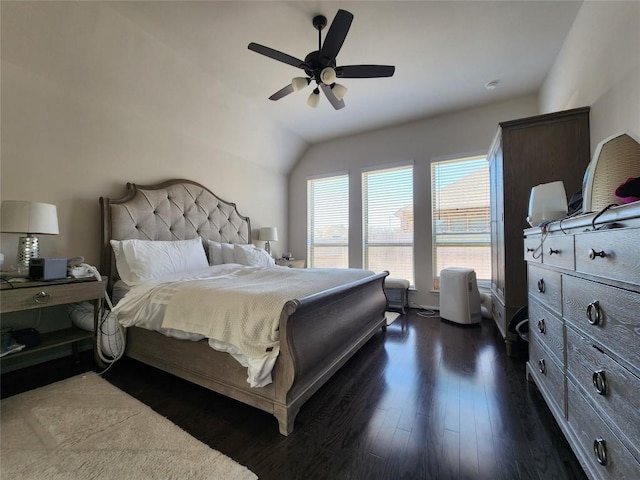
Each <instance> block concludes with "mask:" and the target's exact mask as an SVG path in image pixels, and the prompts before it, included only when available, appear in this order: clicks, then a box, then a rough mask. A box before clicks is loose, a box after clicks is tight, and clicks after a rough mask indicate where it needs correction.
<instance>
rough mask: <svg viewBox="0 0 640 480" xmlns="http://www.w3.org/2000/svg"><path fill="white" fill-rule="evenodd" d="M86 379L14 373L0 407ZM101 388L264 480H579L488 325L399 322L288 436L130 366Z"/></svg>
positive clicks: (201, 392) (62, 368)
mask: <svg viewBox="0 0 640 480" xmlns="http://www.w3.org/2000/svg"><path fill="white" fill-rule="evenodd" d="M90 368H91V362H90V359H88V358H87V357H82V359H81V361H80V363H75V364H74V363H73V362H71V361H70V360H69V359H64V360H60V361H56V362H50V363H49V364H46V365H40V366H35V367H30V368H29V369H24V370H22V371H19V372H10V373H7V374H5V375H3V377H2V396H3V397H6V396H9V395H13V394H15V393H18V392H20V391H23V390H26V389H30V388H35V387H36V386H40V385H42V384H46V383H50V382H52V381H56V380H59V379H60V378H63V377H65V376H70V375H73V374H77V373H80V372H81V371H82V370H83V369H84V370H86V369H90ZM105 378H106V379H107V380H109V381H110V382H112V383H113V384H114V385H116V386H118V387H119V388H121V389H122V390H124V391H126V392H128V393H129V394H130V395H132V396H134V397H136V398H138V399H139V400H141V401H142V402H144V403H146V404H147V405H149V406H150V407H151V408H153V409H154V410H156V411H157V412H159V413H160V414H162V415H163V416H166V417H167V418H169V420H171V421H173V422H174V423H176V424H177V425H179V426H180V427H182V428H183V429H185V430H186V431H187V432H189V433H190V434H191V435H193V436H194V437H196V438H198V439H199V440H201V441H202V442H204V443H206V444H208V445H210V446H211V447H212V448H214V449H216V450H219V451H221V452H223V453H225V454H226V455H228V456H230V457H231V458H233V459H234V460H236V461H237V462H239V463H241V464H243V465H246V466H247V467H248V468H250V469H251V470H252V471H253V472H254V473H256V474H257V475H258V476H259V478H260V479H262V480H268V479H278V480H288V479H292V480H294V479H295V480H297V479H304V480H314V479H332V480H333V479H349V480H352V479H353V480H355V479H376V480H377V479H394V480H395V479H467V478H468V479H505V480H512V479H540V480H547V479H554V478H556V479H585V478H586V476H585V475H584V473H583V471H582V469H581V468H580V465H579V463H578V461H577V460H576V458H575V456H574V455H573V453H572V452H571V449H570V448H569V446H568V444H567V443H566V441H565V440H564V437H563V436H562V433H561V432H560V430H559V428H558V426H557V425H556V423H555V420H554V419H553V417H552V415H551V413H550V412H549V410H548V409H547V407H546V406H545V404H544V402H543V401H542V398H541V397H540V395H539V393H538V391H537V389H536V387H535V385H533V384H530V383H528V382H527V381H526V379H525V367H524V360H523V359H512V358H509V357H507V356H506V355H505V352H504V346H503V344H502V340H501V338H500V336H499V334H498V333H497V329H496V327H495V326H494V325H493V324H492V323H491V322H490V321H488V320H483V321H482V324H481V325H480V326H471V327H463V326H459V325H454V324H450V323H447V322H443V321H441V320H439V319H438V318H437V317H435V318H424V317H419V316H418V315H417V311H415V310H412V311H410V313H409V314H407V315H403V316H401V317H399V318H398V320H396V322H394V323H393V325H391V326H389V328H388V330H387V332H386V334H383V333H380V334H378V335H377V336H376V337H374V338H373V339H372V340H371V341H370V342H369V343H367V344H366V345H365V346H364V347H363V348H362V350H361V351H360V352H358V354H356V356H355V357H353V358H352V359H351V360H350V361H349V362H348V363H347V364H346V365H345V366H344V367H343V368H342V369H341V370H340V371H339V372H337V374H336V375H335V376H334V377H333V378H332V379H331V380H330V381H329V382H328V383H327V384H326V385H325V386H324V387H322V388H321V389H320V390H319V391H318V392H317V393H316V394H315V395H314V396H313V397H312V398H311V399H310V400H309V401H308V402H307V403H306V404H305V405H304V406H303V407H302V409H301V411H300V413H299V415H298V417H297V419H296V422H295V430H294V432H293V434H292V435H290V436H288V437H283V436H281V435H280V434H279V433H278V426H277V422H276V420H275V419H274V418H273V417H272V416H270V415H268V414H266V413H263V412H261V411H259V410H256V409H253V408H250V407H247V406H244V405H242V404H240V403H238V402H235V401H233V400H231V399H227V398H225V397H223V396H221V395H218V394H215V393H212V392H209V391H207V390H205V389H204V388H201V387H198V386H196V385H193V384H190V383H188V382H185V381H183V380H180V379H178V378H175V377H173V376H171V375H168V374H165V373H163V372H160V371H158V370H155V369H153V368H150V367H147V366H145V365H142V364H140V363H138V362H136V361H133V360H129V359H124V360H122V361H121V362H119V363H118V364H116V365H115V366H114V367H113V368H112V369H111V370H109V371H108V372H107V373H106V374H105Z"/></svg>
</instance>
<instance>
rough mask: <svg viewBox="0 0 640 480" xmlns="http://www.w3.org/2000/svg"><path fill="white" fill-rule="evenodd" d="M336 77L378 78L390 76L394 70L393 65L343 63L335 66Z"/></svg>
mask: <svg viewBox="0 0 640 480" xmlns="http://www.w3.org/2000/svg"><path fill="white" fill-rule="evenodd" d="M335 71H336V77H338V78H379V77H392V76H393V74H394V73H395V71H396V67H394V66H393V65H345V66H344V67H336V69H335Z"/></svg>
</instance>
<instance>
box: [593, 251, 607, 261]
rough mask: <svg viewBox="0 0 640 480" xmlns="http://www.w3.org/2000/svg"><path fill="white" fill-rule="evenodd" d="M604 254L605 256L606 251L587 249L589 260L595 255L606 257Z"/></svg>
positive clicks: (594, 257)
mask: <svg viewBox="0 0 640 480" xmlns="http://www.w3.org/2000/svg"><path fill="white" fill-rule="evenodd" d="M606 256H607V254H606V253H604V250H600V251H599V252H596V251H595V250H594V249H593V248H590V249H589V258H590V259H591V260H595V259H596V258H597V257H602V258H604V257H606Z"/></svg>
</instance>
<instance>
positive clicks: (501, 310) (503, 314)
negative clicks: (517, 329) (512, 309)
mask: <svg viewBox="0 0 640 480" xmlns="http://www.w3.org/2000/svg"><path fill="white" fill-rule="evenodd" d="M491 315H492V316H493V320H494V321H495V322H496V325H497V326H498V329H499V330H500V334H501V335H502V338H507V327H508V325H507V310H506V308H505V306H504V305H503V304H502V303H501V302H500V300H498V298H496V296H495V295H493V296H492V298H491Z"/></svg>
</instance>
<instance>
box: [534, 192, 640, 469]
mask: <svg viewBox="0 0 640 480" xmlns="http://www.w3.org/2000/svg"><path fill="white" fill-rule="evenodd" d="M524 258H525V260H526V262H527V285H528V300H529V360H528V362H527V376H528V378H529V380H531V381H533V382H534V383H535V385H536V386H537V388H538V390H539V391H540V393H541V394H542V397H543V398H544V400H545V401H546V403H547V405H548V406H549V409H550V410H551V412H552V413H553V415H554V417H555V418H556V420H557V422H558V424H559V425H560V428H561V429H562V431H563V432H564V434H565V436H566V438H567V440H568V442H569V444H570V445H571V447H572V448H573V450H574V452H575V454H576V456H577V458H578V460H579V461H580V463H581V464H582V466H583V468H584V470H585V472H586V473H587V475H588V476H589V477H590V478H592V479H611V480H613V479H616V480H618V479H624V478H628V479H638V478H640V202H636V203H632V204H629V205H624V206H619V207H613V208H611V209H610V210H608V211H606V212H604V213H603V214H602V215H600V216H597V214H588V215H582V216H577V217H574V218H571V219H567V220H563V221H562V222H553V223H551V224H550V225H549V226H548V227H547V229H546V231H544V232H543V231H541V229H540V228H531V229H527V230H525V233H524Z"/></svg>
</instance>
